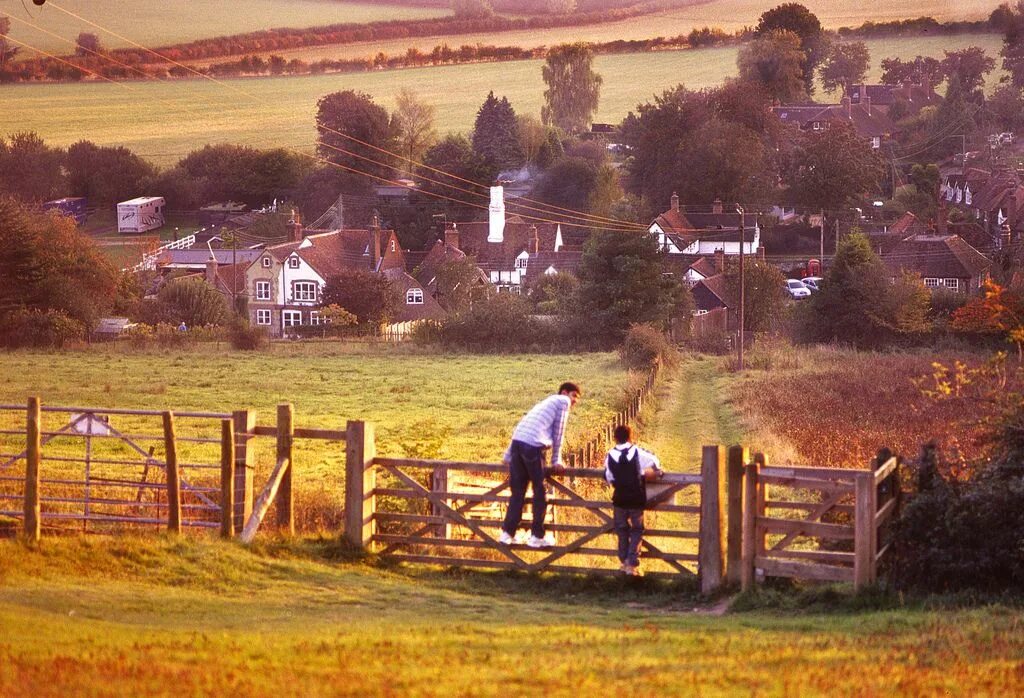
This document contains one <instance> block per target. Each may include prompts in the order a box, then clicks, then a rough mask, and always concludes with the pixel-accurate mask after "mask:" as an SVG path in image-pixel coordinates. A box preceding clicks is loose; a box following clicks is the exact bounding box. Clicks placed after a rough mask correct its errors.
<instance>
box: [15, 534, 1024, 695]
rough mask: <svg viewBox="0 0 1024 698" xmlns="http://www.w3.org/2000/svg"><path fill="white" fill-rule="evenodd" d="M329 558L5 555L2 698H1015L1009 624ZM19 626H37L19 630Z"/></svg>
mask: <svg viewBox="0 0 1024 698" xmlns="http://www.w3.org/2000/svg"><path fill="white" fill-rule="evenodd" d="M625 581H626V580H614V581H609V582H601V583H598V582H593V581H589V580H586V581H585V580H582V579H572V578H570V579H555V578H550V577H536V578H534V577H525V576H522V575H513V576H509V575H503V574H487V573H467V572H451V571H448V572H441V571H434V570H430V569H423V568H419V569H412V568H408V569H407V568H389V567H383V566H378V565H375V564H373V563H372V562H359V561H354V560H351V559H346V555H345V554H344V552H343V551H341V550H339V549H338V546H337V544H336V543H332V542H330V541H323V542H315V541H313V542H308V543H305V544H294V545H275V544H264V545H263V546H260V547H257V548H256V549H255V550H253V551H249V550H245V549H243V548H241V547H240V546H238V545H235V544H224V543H218V542H213V541H210V542H196V541H189V540H185V541H181V542H178V541H170V540H161V539H159V538H157V539H149V540H147V541H138V540H131V539H127V540H125V539H113V540H112V539H105V538H78V539H66V540H60V539H46V540H44V542H43V544H42V545H41V546H40V548H39V550H38V551H34V552H33V551H29V550H27V549H26V548H24V547H22V546H20V545H18V544H16V543H14V542H12V541H0V635H2V637H3V641H2V642H0V694H3V695H5V696H51V695H52V696H57V695H71V694H74V695H83V696H89V695H198V694H225V693H237V694H240V695H247V696H262V695H267V696H280V695H303V696H317V695H338V694H339V693H340V694H358V695H425V696H426V695H470V694H471V695H509V694H510V693H515V694H545V695H580V694H581V693H584V694H596V693H598V692H600V693H602V694H612V693H616V694H617V693H627V692H628V693H629V694H630V695H683V694H693V693H695V692H699V693H701V694H703V695H731V694H744V695H747V694H757V695H812V694H813V695H854V694H856V695H891V694H894V693H898V694H906V695H950V694H963V695H1014V694H1019V693H1020V691H1021V688H1022V682H1024V677H1022V673H1021V667H1022V666H1024V633H1022V632H1021V627H1022V621H1024V616H1022V613H1021V611H1020V610H1019V609H1014V608H1007V607H1004V606H989V607H985V608H981V609H977V610H948V609H947V610H944V611H929V610H924V609H921V608H916V609H914V608H911V609H893V610H875V611H861V612H856V613H827V612H826V613H822V612H816V613H807V612H804V613H798V614H795V615H794V614H793V613H788V614H787V615H785V616H784V615H781V614H777V613H772V612H766V611H761V612H746V613H737V614H730V615H726V616H724V617H712V616H708V615H705V614H701V613H692V612H690V611H691V609H693V607H694V599H693V597H692V596H691V595H690V594H689V593H687V592H686V591H685V590H683V591H680V590H666V589H660V588H659V587H657V586H655V585H651V584H648V583H646V580H638V582H639V583H636V584H626V583H624V582H625ZM29 629H30V630H29Z"/></svg>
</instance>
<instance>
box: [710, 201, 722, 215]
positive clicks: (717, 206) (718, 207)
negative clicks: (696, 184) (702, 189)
mask: <svg viewBox="0 0 1024 698" xmlns="http://www.w3.org/2000/svg"><path fill="white" fill-rule="evenodd" d="M711 212H712V213H721V212H722V200H721V199H715V202H714V203H713V204H711Z"/></svg>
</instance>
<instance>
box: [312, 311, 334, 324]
mask: <svg viewBox="0 0 1024 698" xmlns="http://www.w3.org/2000/svg"><path fill="white" fill-rule="evenodd" d="M309 324H310V325H329V324H331V319H330V318H326V317H321V316H320V311H318V310H313V311H311V312H310V313H309Z"/></svg>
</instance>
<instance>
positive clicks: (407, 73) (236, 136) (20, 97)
mask: <svg viewBox="0 0 1024 698" xmlns="http://www.w3.org/2000/svg"><path fill="white" fill-rule="evenodd" d="M494 38H495V40H497V39H500V35H499V36H496V37H494ZM452 43H456V42H452ZM489 43H491V42H490V41H489ZM498 43H500V42H498ZM867 44H868V46H869V48H870V50H871V56H872V64H873V67H872V71H871V74H870V75H869V80H877V79H878V78H879V76H880V74H881V69H880V67H879V66H880V63H881V60H882V59H883V58H886V57H890V56H898V57H901V58H904V59H907V58H913V57H914V56H916V55H919V54H920V55H929V56H937V57H940V58H941V57H942V53H943V51H945V50H955V49H959V48H964V47H967V46H981V47H982V48H984V49H985V50H986V51H987V53H988V55H990V56H993V57H995V56H997V55H998V51H999V48H1000V46H1001V38H1000V37H999V36H998V35H995V34H981V35H956V36H935V37H910V38H898V39H885V40H881V39H872V40H869V41H867ZM737 51H738V48H737V47H735V46H728V47H717V48H709V49H700V50H685V51H663V52H655V53H631V54H619V55H603V56H598V57H597V58H596V59H595V70H596V71H597V72H598V73H600V74H601V75H602V77H603V78H604V84H603V85H602V88H601V102H600V106H599V108H598V112H597V114H596V116H595V121H598V122H608V123H612V122H618V121H620V120H621V119H622V118H623V117H625V116H626V114H627V113H628V112H629V111H630V110H633V109H635V108H636V105H637V104H639V103H643V102H648V101H651V100H652V99H653V97H654V95H656V94H661V93H662V92H663V91H664V90H666V89H669V88H671V87H674V86H675V85H677V84H679V83H683V84H685V85H686V86H687V87H690V88H694V89H697V88H702V87H708V86H713V85H717V84H720V83H721V82H722V81H723V80H725V79H726V78H728V77H730V76H734V75H735V74H736V53H737ZM541 64H542V61H540V60H528V61H516V62H504V63H479V64H468V65H457V66H442V67H436V68H413V69H406V70H394V71H375V72H370V73H344V74H331V75H318V76H299V77H267V78H258V79H234V80H224V81H221V82H211V81H208V80H198V79H197V80H184V81H151V82H127V83H117V84H112V83H109V82H90V83H82V84H44V85H22V84H15V85H6V86H3V87H0V91H2V94H3V100H4V109H3V110H0V134H3V135H6V134H10V133H13V132H16V131H23V130H30V131H36V132H37V133H38V134H39V135H40V136H41V137H42V138H43V139H44V140H46V141H47V142H48V143H49V144H51V145H58V146H67V145H70V144H71V143H74V142H76V141H79V140H82V139H87V140H91V141H93V142H95V143H97V144H99V145H124V146H126V147H128V148H130V149H132V150H133V151H135V152H137V153H138V154H139V155H141V156H143V157H145V158H147V159H149V160H151V161H153V162H155V163H157V164H159V165H161V166H169V165H171V164H173V163H175V162H177V161H178V160H179V159H180V158H182V157H184V156H185V155H186V154H187V153H188V152H189V151H191V150H194V149H197V148H201V147H202V146H203V145H205V144H207V143H222V142H227V143H239V144H245V145H250V146H254V147H258V148H273V147H287V148H293V149H297V150H300V151H302V152H306V153H310V154H312V152H313V145H314V143H315V139H316V130H315V115H316V102H317V100H318V99H319V98H320V97H322V96H323V95H325V94H328V93H331V92H336V91H339V90H346V89H354V90H358V91H362V92H366V93H368V94H370V95H371V96H372V97H373V98H374V99H375V100H376V101H377V102H379V103H380V104H382V105H383V106H385V107H386V108H388V109H389V110H390V109H393V108H394V96H395V95H396V94H397V93H398V92H399V90H401V89H402V88H410V89H412V90H414V91H415V92H416V93H418V95H419V96H420V97H421V98H422V99H424V100H425V101H426V102H428V103H430V104H433V105H434V106H435V107H436V108H437V115H436V123H437V128H438V131H439V132H441V133H450V132H468V131H469V130H470V129H471V128H472V126H473V120H474V119H475V117H476V112H477V110H478V109H479V107H480V104H482V103H483V101H484V99H485V98H486V96H487V93H488V92H489V91H490V90H494V91H495V94H499V95H506V96H507V97H508V98H509V100H510V101H511V103H512V105H513V107H515V109H516V111H517V112H519V113H532V114H539V113H540V108H541V104H542V101H543V91H544V84H543V81H542V79H541ZM999 77H1000V74H999V72H998V71H996V72H993V73H992V74H991V75H990V76H989V80H988V84H989V85H990V86H992V85H995V84H996V83H997V80H998V79H999ZM819 97H821V98H824V95H821V94H820V93H819Z"/></svg>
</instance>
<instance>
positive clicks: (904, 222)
mask: <svg viewBox="0 0 1024 698" xmlns="http://www.w3.org/2000/svg"><path fill="white" fill-rule="evenodd" d="M927 232H928V226H927V225H926V224H925V223H923V222H922V221H921V220H919V219H918V217H917V216H915V215H914V214H913V213H911V212H910V211H907V212H906V213H904V214H903V215H902V216H900V218H899V220H897V221H896V222H895V223H893V224H892V225H891V226H889V233H890V234H892V235H902V236H904V237H906V236H907V235H919V234H922V233H927Z"/></svg>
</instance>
